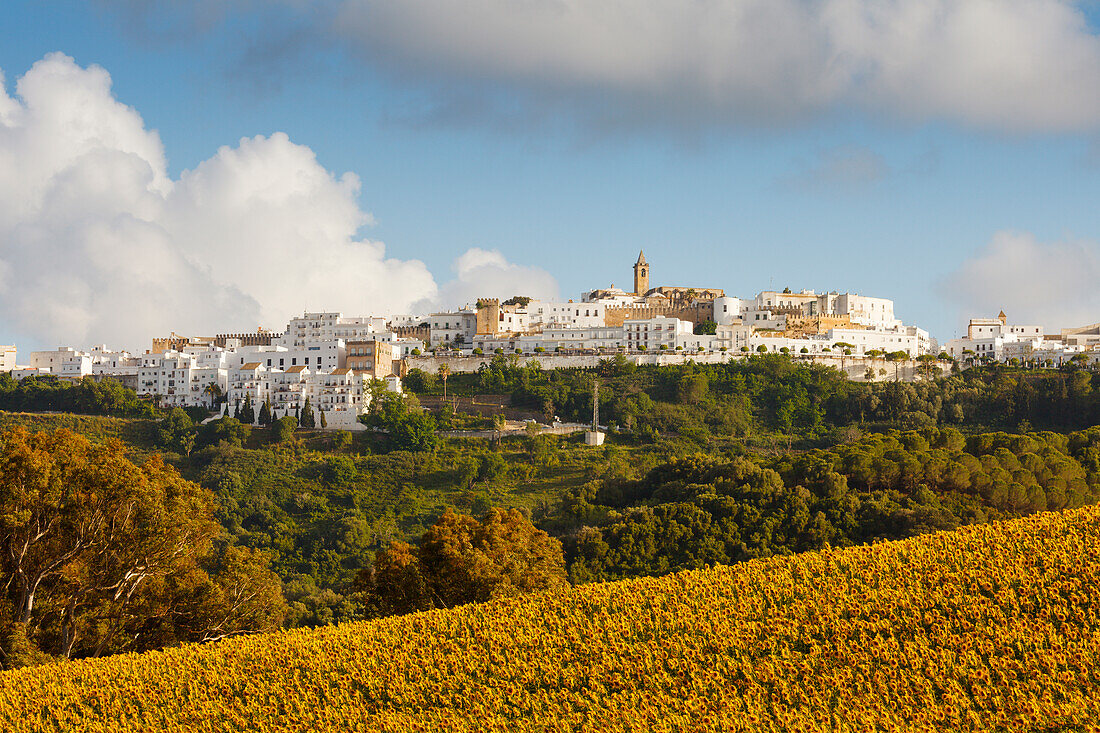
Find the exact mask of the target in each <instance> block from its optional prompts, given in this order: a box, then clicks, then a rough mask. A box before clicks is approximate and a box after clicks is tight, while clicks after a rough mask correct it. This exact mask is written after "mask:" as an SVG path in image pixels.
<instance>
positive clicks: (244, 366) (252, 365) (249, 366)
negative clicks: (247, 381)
mask: <svg viewBox="0 0 1100 733" xmlns="http://www.w3.org/2000/svg"><path fill="white" fill-rule="evenodd" d="M259 366H260V362H258V361H250V362H248V363H247V364H241V366H240V367H239V368H240V369H256V368H257V367H259Z"/></svg>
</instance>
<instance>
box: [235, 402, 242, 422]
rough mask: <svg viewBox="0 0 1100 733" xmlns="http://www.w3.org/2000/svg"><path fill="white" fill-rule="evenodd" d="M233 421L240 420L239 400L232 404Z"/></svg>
mask: <svg viewBox="0 0 1100 733" xmlns="http://www.w3.org/2000/svg"><path fill="white" fill-rule="evenodd" d="M233 419H234V420H240V419H241V401H240V400H237V401H236V402H234V403H233Z"/></svg>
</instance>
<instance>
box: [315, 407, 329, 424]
mask: <svg viewBox="0 0 1100 733" xmlns="http://www.w3.org/2000/svg"><path fill="white" fill-rule="evenodd" d="M317 412H319V413H321V427H322V428H327V427H328V420H326V419H325V411H324V410H318V411H317Z"/></svg>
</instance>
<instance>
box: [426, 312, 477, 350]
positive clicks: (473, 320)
mask: <svg viewBox="0 0 1100 733" xmlns="http://www.w3.org/2000/svg"><path fill="white" fill-rule="evenodd" d="M428 328H429V334H430V335H429V336H428V340H429V341H430V343H431V346H442V345H443V344H452V345H455V344H470V343H472V342H473V338H474V335H475V334H476V333H477V311H476V310H474V309H472V308H469V307H467V308H463V309H462V310H457V311H449V312H445V313H433V314H431V315H430V316H428Z"/></svg>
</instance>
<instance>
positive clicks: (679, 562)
mask: <svg viewBox="0 0 1100 733" xmlns="http://www.w3.org/2000/svg"><path fill="white" fill-rule="evenodd" d="M892 376H893V375H892V374H889V373H887V374H885V375H884V381H882V382H877V383H874V384H866V383H853V382H849V381H848V380H846V379H844V378H843V376H841V375H840V374H839V373H838V372H836V371H835V370H832V369H829V368H826V367H821V366H816V365H802V364H799V363H798V362H797V361H796V360H792V359H791V358H790V357H787V356H781V355H765V356H749V357H747V358H745V359H743V360H739V361H736V362H731V363H728V364H714V365H696V364H691V363H689V364H686V365H683V366H676V367H662V368H659V369H658V368H650V367H636V366H635V365H633V364H631V363H629V362H628V361H627V360H625V359H623V358H621V357H616V358H611V359H607V360H605V361H604V362H603V363H602V364H601V365H600V366H599V367H598V368H595V369H567V370H555V371H542V370H541V369H540V368H539V367H538V365H537V364H534V363H531V364H528V365H526V366H520V365H519V364H518V363H517V361H516V360H514V359H513V358H512V357H509V356H505V355H498V356H497V357H496V358H494V359H493V360H492V362H491V364H489V365H487V366H486V367H485V368H484V369H482V370H481V371H480V372H478V373H474V374H467V373H457V372H455V373H451V372H450V371H449V370H444V371H442V372H441V373H439V374H428V373H425V372H419V371H416V370H414V371H413V372H412V373H411V374H409V375H408V378H407V379H406V380H405V387H406V389H407V391H408V392H409V394H406V395H396V394H393V393H390V392H386V391H385V390H384V387H383V386H382V385H381V383H379V382H375V383H371V384H370V385H368V389H370V390H371V392H372V395H373V402H372V405H373V407H372V409H371V411H370V412H369V414H367V415H365V416H364V417H363V422H364V423H365V425H366V427H367V428H368V429H367V430H366V431H362V432H356V433H354V434H353V433H350V432H346V431H317V430H311V429H309V428H307V427H305V426H302V427H299V420H301V421H303V422H304V421H305V419H306V416H307V415H308V413H309V412H312V413H313V415H314V417H315V418H316V416H317V414H318V413H317V412H316V410H309V411H307V410H303V411H302V413H300V414H299V416H298V417H297V419H296V417H294V416H285V417H282V418H278V419H275V420H273V422H272V424H271V426H270V427H262V428H258V429H257V428H252V427H249V426H248V425H246V424H242V422H241V421H239V420H236V419H234V418H232V417H221V418H219V419H217V420H213V421H211V422H209V423H207V424H205V425H196V424H195V423H194V422H193V419H194V417H196V416H195V415H190V414H187V413H186V412H185V411H181V410H171V411H168V412H166V413H159V412H157V413H153V414H154V415H156V417H157V419H149V418H145V419H132V420H121V419H117V418H110V417H85V416H77V415H67V414H66V415H25V414H22V415H17V414H9V413H0V428H3V429H7V428H10V427H12V426H16V425H24V426H26V427H27V428H29V429H32V430H48V429H51V428H53V427H60V426H64V427H68V428H69V429H71V430H74V431H76V432H80V433H83V434H86V435H87V436H88V437H89V439H90V440H92V441H93V442H96V443H105V442H107V441H110V440H111V439H113V438H118V439H120V440H122V441H124V443H125V446H126V451H127V455H128V456H130V457H131V459H132V460H134V461H135V462H136V463H139V464H140V463H143V462H144V461H147V460H150V458H149V456H150V453H152V452H154V451H159V452H161V453H163V454H164V456H165V460H166V461H167V462H169V463H170V464H172V465H173V466H175V467H176V468H177V469H178V470H179V472H180V473H181V475H182V476H183V477H184V478H186V479H188V480H191V481H194V482H196V483H198V484H199V485H201V486H202V487H203V488H204V489H205V490H207V491H208V492H210V494H211V495H212V496H213V498H214V501H215V503H216V505H217V508H216V509H214V510H213V511H214V512H215V517H216V519H217V521H218V522H219V523H220V524H221V526H222V527H223V528H224V532H225V538H226V539H227V540H228V541H230V542H231V543H232V544H234V545H237V546H241V547H246V548H250V549H252V550H257V551H262V552H264V553H266V554H267V555H268V556H269V557H270V559H271V567H272V569H273V570H274V571H275V572H276V573H277V574H278V576H279V578H280V579H281V580H282V586H283V595H284V597H285V599H286V601H287V604H288V609H289V610H288V613H287V617H286V623H287V625H289V626H297V625H317V624H325V623H330V622H334V621H342V620H351V619H355V618H360V617H364V616H368V615H373V614H377V613H381V612H383V608H384V607H385V606H386V603H388V602H386V603H384V602H382V601H380V600H379V598H378V596H377V594H376V595H375V596H374V597H371V595H370V593H369V592H368V593H364V592H363V589H364V585H363V582H362V579H363V578H365V577H367V576H369V574H370V569H371V568H373V567H376V562H377V560H378V558H379V557H382V558H383V559H385V557H386V553H385V552H384V551H385V550H386V548H389V547H391V543H392V542H401V543H406V544H407V545H408V548H407V553H406V555H407V556H406V559H408V558H416V559H417V561H419V555H418V553H419V552H420V551H421V549H422V548H423V542H424V536H425V533H426V532H427V531H428V530H429V529H430V528H431V527H432V526H433V525H434V524H435V523H436V522H437V521H438V520H439V518H440V517H441V516H443V515H444V514H445V513H446V512H447V511H448V510H454V511H456V512H462V513H466V514H470V515H473V516H476V517H484V516H485V515H486V513H487V512H488V511H489V510H490V509H492V508H493V507H501V508H504V509H511V508H515V509H518V510H519V511H520V512H522V513H523V514H524V515H525V516H526V517H529V519H530V521H531V523H533V525H534V526H535V527H537V528H539V529H541V530H543V531H545V532H547V533H548V534H549V535H550V536H551V537H553V538H555V539H557V540H560V541H561V542H562V544H563V546H564V559H565V563H566V570H567V572H568V577H569V579H570V580H571V581H573V582H577V583H580V582H588V581H591V580H597V579H605V578H625V577H633V576H638V575H648V574H662V573H666V572H670V571H672V570H676V569H680V568H694V567H700V566H703V565H708V564H713V563H718V562H736V561H740V560H744V559H749V558H754V557H763V556H767V555H773V554H786V553H790V552H796V551H800V550H805V549H814V548H820V547H822V546H824V545H825V544H826V543H828V544H831V545H849V544H860V543H864V542H869V541H873V540H876V539H881V538H893V537H906V536H909V535H912V534H918V533H922V532H928V531H934V530H938V529H947V528H951V527H955V526H958V525H963V524H970V523H980V522H985V521H988V520H990V519H993V518H1000V517H1011V516H1017V515H1021V514H1027V513H1030V512H1033V511H1038V510H1042V509H1055V508H1059V507H1073V506H1079V505H1081V504H1085V503H1092V502H1096V501H1097V500H1098V499H1100V494H1098V493H1097V492H1098V484H1100V480H1098V478H1097V474H1098V473H1100V467H1098V460H1100V459H1098V453H1097V451H1098V450H1100V448H1098V441H1097V430H1098V429H1088V427H1089V426H1090V425H1094V424H1097V423H1100V378H1098V376H1097V375H1096V374H1094V373H1092V372H1090V371H1087V370H1083V369H1078V368H1068V369H1066V370H1065V371H1058V372H1035V371H1027V370H1020V369H1012V368H1001V367H988V368H977V369H972V370H967V371H966V372H965V373H962V374H957V375H951V376H949V377H946V378H940V379H937V380H935V381H928V382H920V383H916V384H908V383H903V382H895V381H893V380H892V379H891V377H892ZM597 379H598V380H599V381H600V385H601V386H600V400H601V405H600V413H601V418H602V421H603V422H605V423H610V424H611V425H612V426H614V430H613V431H612V432H611V433H610V435H609V438H608V444H607V445H605V446H604V447H602V448H598V449H593V448H587V447H585V446H584V445H583V441H581V440H580V438H579V436H577V437H571V436H549V435H538V434H537V430H536V429H534V428H531V429H529V430H528V431H527V432H526V433H525V434H524V435H519V436H511V437H506V438H503V439H499V438H497V439H491V440H490V439H475V438H447V437H443V434H442V431H449V430H490V429H497V430H499V429H500V427H501V425H500V421H502V419H503V416H502V415H501V414H500V413H499V412H495V410H496V408H492V409H493V410H494V411H493V412H488V411H487V412H486V414H484V415H475V414H472V413H466V412H462V411H458V412H456V411H455V409H454V405H455V400H456V399H457V400H459V401H460V402H461V401H465V402H466V403H467V404H468V403H470V402H476V400H471V399H470V398H471V397H474V396H477V395H496V396H499V397H498V398H494V400H490V401H489V402H494V401H495V402H498V403H500V404H504V405H510V406H509V407H508V408H507V409H508V410H510V411H511V413H510V417H512V418H513V419H518V418H516V414H518V415H519V417H520V418H522V417H523V416H526V415H530V416H535V417H538V418H539V419H540V420H541V421H543V422H547V421H549V420H551V419H552V418H553V417H554V416H556V415H557V416H561V417H562V418H563V419H565V420H573V421H577V422H587V421H588V420H589V419H590V416H591V399H592V387H593V383H594V382H595V380H597ZM80 388H81V387H80V385H73V386H69V387H64V388H61V387H59V388H58V390H59V391H60V390H61V389H69V390H73V389H80ZM20 389H22V388H20ZM36 389H37V388H36ZM444 389H445V390H446V392H447V396H448V400H447V401H442V400H440V399H438V398H437V396H442V394H443V392H444ZM9 391H10V390H9ZM414 393H415V394H414ZM73 394H74V395H75V394H77V393H75V392H74V393H73ZM130 394H132V393H130ZM416 394H419V395H421V396H424V397H425V400H424V401H425V403H429V402H430V403H432V404H435V405H437V406H435V407H433V408H432V409H430V410H424V409H422V408H421V405H420V401H419V399H418V397H417V396H416ZM139 403H140V401H139ZM103 404H108V403H102V404H101V405H100V409H106V408H104V407H103ZM140 404H141V405H143V406H147V405H145V403H140ZM479 404H481V405H482V406H483V407H484V405H485V404H486V401H482V402H480V403H479ZM264 407H266V405H251V404H250V403H247V402H246V403H244V404H241V405H233V406H231V409H232V411H233V412H236V413H237V414H242V413H244V412H247V411H249V410H255V411H256V412H257V413H258V414H260V415H263V412H264ZM150 409H151V408H150ZM227 411H229V410H227ZM242 417H243V415H242ZM1040 431H1049V432H1040ZM391 559H392V558H391ZM357 579H359V580H358V581H357ZM424 582H425V583H428V581H426V580H425V581H424ZM414 605H415V604H414ZM399 607H402V606H401V604H400V603H390V605H389V608H391V609H393V608H399ZM404 607H413V606H412V605H407V606H404Z"/></svg>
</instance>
